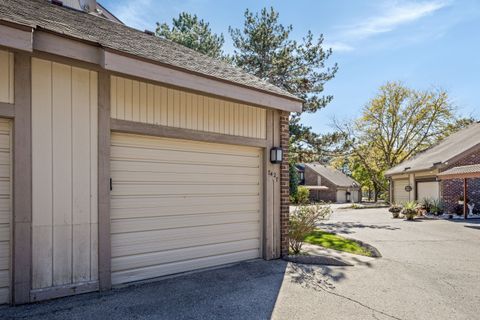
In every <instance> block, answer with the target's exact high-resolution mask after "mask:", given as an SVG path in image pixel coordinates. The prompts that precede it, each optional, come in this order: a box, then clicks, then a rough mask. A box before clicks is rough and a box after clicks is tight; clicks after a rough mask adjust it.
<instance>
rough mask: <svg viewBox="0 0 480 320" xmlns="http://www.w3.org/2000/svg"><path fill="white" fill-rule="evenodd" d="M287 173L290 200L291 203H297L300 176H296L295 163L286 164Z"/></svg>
mask: <svg viewBox="0 0 480 320" xmlns="http://www.w3.org/2000/svg"><path fill="white" fill-rule="evenodd" d="M288 171H289V174H290V184H289V186H290V199H291V200H292V202H296V201H297V191H298V184H299V183H300V175H299V174H298V171H297V168H296V167H295V162H293V161H290V163H289V164H288Z"/></svg>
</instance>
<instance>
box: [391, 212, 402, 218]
mask: <svg viewBox="0 0 480 320" xmlns="http://www.w3.org/2000/svg"><path fill="white" fill-rule="evenodd" d="M392 217H393V218H394V219H398V218H399V217H400V212H392Z"/></svg>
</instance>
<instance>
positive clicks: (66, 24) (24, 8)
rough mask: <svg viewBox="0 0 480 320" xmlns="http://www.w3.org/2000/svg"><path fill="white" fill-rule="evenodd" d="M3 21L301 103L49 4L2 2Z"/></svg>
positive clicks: (183, 50)
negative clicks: (83, 41) (90, 43)
mask: <svg viewBox="0 0 480 320" xmlns="http://www.w3.org/2000/svg"><path fill="white" fill-rule="evenodd" d="M0 20H4V21H8V22H12V23H17V24H22V25H27V26H30V27H33V28H37V29H44V30H48V31H51V32H55V33H59V34H63V35H66V36H69V37H73V38H77V39H81V40H85V41H89V42H93V43H96V44H99V45H100V46H102V47H104V48H109V49H113V50H116V51H120V52H124V53H127V54H131V55H134V56H138V57H141V58H144V59H148V60H152V61H155V62H158V63H162V64H165V65H170V66H173V67H176V68H181V69H184V70H187V71H190V72H195V73H198V74H202V75H205V76H208V77H213V78H217V79H222V80H224V81H229V82H232V83H234V84H237V85H241V86H246V87H250V88H253V89H256V90H260V91H264V92H268V93H270V94H274V95H278V96H282V97H286V98H288V99H292V100H296V101H300V99H299V98H298V97H296V96H294V95H292V94H290V93H289V92H287V91H285V90H283V89H281V88H278V87H276V86H274V85H272V84H270V83H268V82H266V81H264V80H262V79H259V78H257V77H255V76H253V75H251V74H248V73H246V72H244V71H243V70H241V69H239V68H237V67H235V66H232V65H230V64H228V63H226V62H224V61H221V60H219V59H214V58H210V57H208V56H206V55H203V54H200V53H198V52H196V51H194V50H192V49H189V48H187V47H184V46H182V45H179V44H177V43H175V42H172V41H169V40H166V39H162V38H159V37H154V36H151V35H148V34H146V33H144V32H142V31H139V30H136V29H133V28H130V27H128V26H125V25H123V24H120V23H116V22H112V21H110V20H107V19H104V18H101V17H97V16H95V15H92V14H88V13H85V12H82V11H77V10H73V9H70V8H66V7H61V6H57V5H53V4H51V3H49V2H48V1H46V0H2V1H0Z"/></svg>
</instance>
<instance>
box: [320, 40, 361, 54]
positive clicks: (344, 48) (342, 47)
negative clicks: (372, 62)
mask: <svg viewBox="0 0 480 320" xmlns="http://www.w3.org/2000/svg"><path fill="white" fill-rule="evenodd" d="M324 47H325V48H331V49H332V50H333V51H334V52H348V51H352V50H354V49H355V48H354V47H352V46H351V45H349V44H347V43H344V42H338V41H337V42H325V43H324Z"/></svg>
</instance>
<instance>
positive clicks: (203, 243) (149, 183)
mask: <svg viewBox="0 0 480 320" xmlns="http://www.w3.org/2000/svg"><path fill="white" fill-rule="evenodd" d="M261 163H262V161H261V150H260V149H258V148H249V147H240V146H231V145H223V144H214V143H203V142H194V141H187V140H175V139H166V138H157V137H146V136H139V135H131V134H119V133H113V134H112V146H111V177H112V191H111V233H112V234H111V241H112V283H113V284H120V283H126V282H131V281H137V280H143V279H148V278H154V277H159V276H163V275H168V274H173V273H178V272H184V271H189V270H194V269H199V268H205V267H210V266H216V265H221V264H226V263H232V262H236V261H241V260H247V259H252V258H257V257H260V255H261V252H260V244H261V241H260V239H261V216H262V212H261V208H262V204H261V203H262V201H261V190H262V183H261V167H262V165H261Z"/></svg>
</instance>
